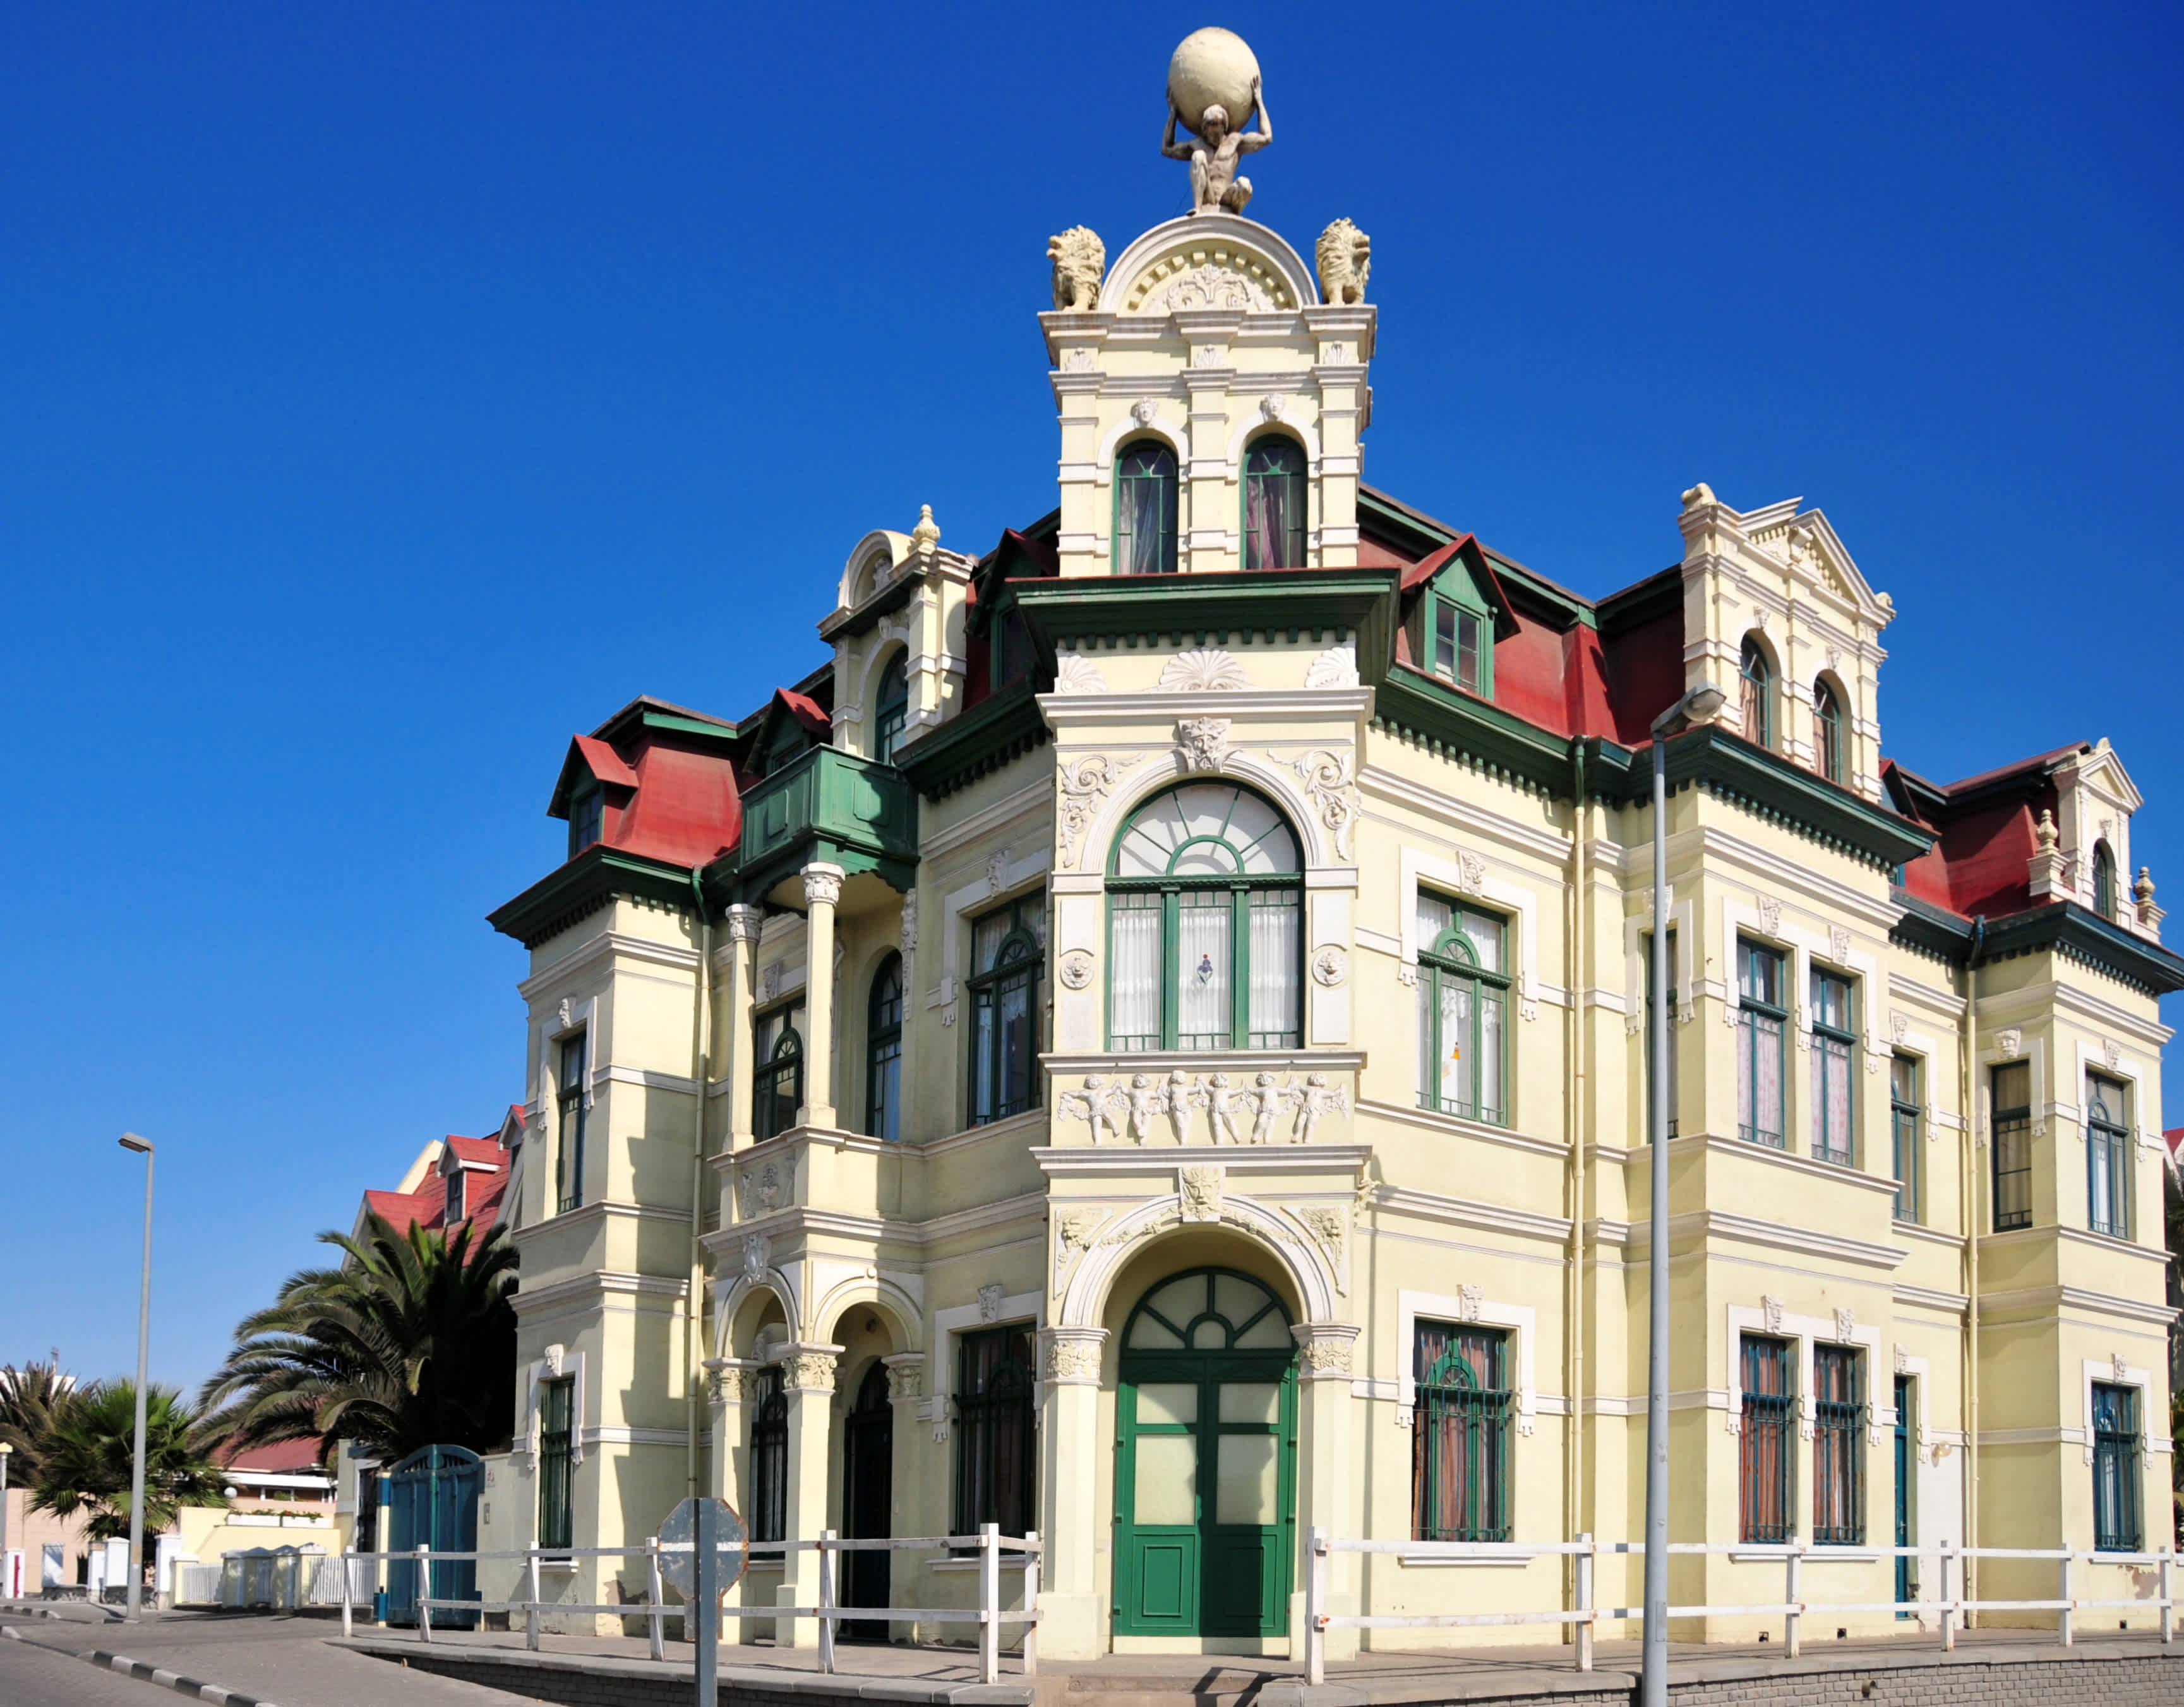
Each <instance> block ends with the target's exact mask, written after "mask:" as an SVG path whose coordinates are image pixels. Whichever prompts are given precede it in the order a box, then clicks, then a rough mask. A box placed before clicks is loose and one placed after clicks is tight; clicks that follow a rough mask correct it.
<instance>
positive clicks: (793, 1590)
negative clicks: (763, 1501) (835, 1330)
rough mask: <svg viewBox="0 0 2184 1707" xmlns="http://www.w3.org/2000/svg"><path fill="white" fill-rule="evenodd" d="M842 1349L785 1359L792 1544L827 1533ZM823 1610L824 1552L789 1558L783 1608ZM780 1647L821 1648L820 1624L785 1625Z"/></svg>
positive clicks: (789, 1354) (816, 1348)
mask: <svg viewBox="0 0 2184 1707" xmlns="http://www.w3.org/2000/svg"><path fill="white" fill-rule="evenodd" d="M841 1355H842V1348H841V1347H839V1346H830V1345H822V1344H817V1343H815V1342H810V1341H800V1342H798V1343H796V1344H794V1345H792V1346H790V1347H788V1350H786V1351H785V1352H783V1353H782V1357H781V1384H782V1388H783V1392H785V1393H786V1394H787V1396H788V1479H787V1480H788V1487H787V1489H786V1492H787V1494H788V1499H787V1501H786V1506H787V1509H786V1510H785V1511H784V1512H783V1520H782V1529H783V1533H784V1536H785V1537H786V1538H787V1539H788V1540H790V1541H816V1540H817V1539H818V1538H819V1531H821V1530H822V1529H824V1528H826V1527H827V1464H828V1460H829V1454H830V1453H832V1452H833V1436H832V1433H831V1428H832V1424H833V1408H834V1403H833V1402H834V1365H835V1362H836V1360H837V1359H838V1358H840V1356H841ZM775 1604H777V1605H780V1606H816V1605H817V1604H819V1550H818V1549H817V1548H808V1547H807V1548H799V1549H798V1550H797V1551H796V1552H794V1553H792V1554H789V1555H788V1565H787V1567H786V1569H784V1570H783V1572H782V1576H781V1592H780V1598H779V1599H778V1600H777V1601H776V1603H775ZM773 1639H774V1641H775V1643H776V1644H777V1645H778V1646H781V1647H783V1648H816V1647H817V1646H818V1645H819V1621H818V1620H816V1619H814V1618H796V1619H785V1620H783V1621H782V1622H781V1623H780V1624H778V1625H777V1626H775V1632H774V1638H773Z"/></svg>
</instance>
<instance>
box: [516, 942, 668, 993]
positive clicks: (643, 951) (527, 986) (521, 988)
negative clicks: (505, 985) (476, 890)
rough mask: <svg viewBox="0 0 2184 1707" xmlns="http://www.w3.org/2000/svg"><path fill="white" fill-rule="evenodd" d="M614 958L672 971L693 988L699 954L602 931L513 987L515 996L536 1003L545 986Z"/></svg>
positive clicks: (660, 943)
mask: <svg viewBox="0 0 2184 1707" xmlns="http://www.w3.org/2000/svg"><path fill="white" fill-rule="evenodd" d="M607 959H613V960H615V961H617V962H620V961H627V962H632V964H635V965H638V966H664V967H670V968H673V969H674V970H675V971H677V972H679V973H682V974H683V976H684V977H685V978H688V979H690V980H691V982H692V983H693V984H695V982H696V979H695V976H694V974H695V973H696V972H697V970H698V951H697V950H696V949H694V948H691V947H689V946H687V945H683V944H678V943H671V942H655V940H652V939H651V938H650V937H643V936H632V935H631V934H629V933H628V932H627V931H625V930H603V931H601V932H599V934H597V935H596V936H591V937H588V938H586V939H585V940H584V941H583V942H582V943H581V944H579V945H578V946H577V947H575V948H572V949H571V950H570V951H568V952H567V953H566V954H565V955H562V956H561V957H560V958H558V959H556V960H554V961H553V962H549V964H547V965H545V966H542V967H540V968H538V969H537V970H536V971H534V972H533V973H532V974H531V976H530V977H528V978H526V979H524V980H523V981H522V983H521V984H519V985H516V986H515V993H516V994H517V995H518V996H521V997H522V998H523V1000H524V1001H526V1002H531V1001H537V1000H538V998H539V996H542V995H543V993H544V991H545V987H546V986H547V985H552V984H559V983H561V982H562V981H564V980H565V979H571V978H574V977H575V976H577V974H578V973H582V972H586V971H588V970H589V969H590V968H591V966H592V963H593V962H595V961H600V960H607Z"/></svg>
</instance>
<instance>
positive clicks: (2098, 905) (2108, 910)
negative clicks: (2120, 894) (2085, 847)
mask: <svg viewBox="0 0 2184 1707" xmlns="http://www.w3.org/2000/svg"><path fill="white" fill-rule="evenodd" d="M2093 911H2094V912H2098V913H2099V914H2100V916H2101V917H2102V918H2105V919H2108V920H2110V921H2111V922H2113V921H2114V918H2115V916H2116V862H2115V856H2114V854H2113V853H2111V852H2109V845H2108V844H2107V843H2106V842H2095V843H2094V844H2093Z"/></svg>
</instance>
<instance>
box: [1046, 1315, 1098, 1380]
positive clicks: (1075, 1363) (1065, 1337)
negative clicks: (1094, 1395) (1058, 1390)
mask: <svg viewBox="0 0 2184 1707" xmlns="http://www.w3.org/2000/svg"><path fill="white" fill-rule="evenodd" d="M1106 1343H1107V1330H1106V1329H1105V1328H1041V1329H1040V1330H1039V1369H1040V1370H1041V1371H1042V1372H1043V1373H1044V1374H1045V1377H1046V1379H1047V1380H1048V1381H1052V1382H1053V1383H1054V1384H1055V1385H1056V1386H1065V1387H1096V1386H1099V1385H1100V1356H1101V1352H1102V1348H1103V1347H1105V1346H1106Z"/></svg>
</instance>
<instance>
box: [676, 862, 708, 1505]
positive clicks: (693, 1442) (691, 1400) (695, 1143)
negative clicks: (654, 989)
mask: <svg viewBox="0 0 2184 1707" xmlns="http://www.w3.org/2000/svg"><path fill="white" fill-rule="evenodd" d="M690 896H691V899H692V900H693V901H694V902H695V903H696V906H697V917H698V983H697V988H696V990H695V991H694V994H693V997H692V1001H691V1009H690V1078H691V1080H692V1082H693V1084H694V1087H695V1089H694V1092H693V1095H692V1098H691V1100H692V1101H693V1102H694V1103H695V1104H696V1107H697V1113H696V1114H695V1115H694V1116H693V1117H692V1118H691V1122H690V1296H689V1299H688V1303H686V1304H685V1305H684V1307H683V1317H684V1320H685V1325H686V1326H687V1327H688V1338H689V1343H688V1347H686V1350H685V1355H684V1364H685V1367H686V1370H687V1379H686V1381H685V1383H684V1384H685V1386H688V1389H689V1392H688V1404H687V1410H686V1420H687V1422H688V1432H689V1441H688V1445H687V1447H686V1448H685V1449H684V1468H685V1470H686V1472H687V1474H688V1481H689V1484H690V1487H689V1493H690V1498H693V1499H695V1498H698V1496H699V1493H700V1492H702V1490H701V1489H700V1487H699V1476H698V1412H699V1404H698V1395H699V1393H700V1392H703V1391H704V1389H705V1383H704V1381H703V1380H702V1379H701V1378H700V1375H699V1370H701V1369H702V1368H703V1366H704V1364H705V1088H706V1085H707V1084H708V1083H709V1081H710V1062H709V1061H708V1059H707V1056H708V1054H709V1053H710V1052H709V1051H708V1050H707V1049H706V1047H705V1007H706V998H707V997H708V996H710V994H711V993H712V987H713V915H712V914H711V913H710V912H709V911H707V909H706V906H705V873H703V872H702V871H700V870H699V868H698V867H695V866H693V867H691V868H690Z"/></svg>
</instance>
